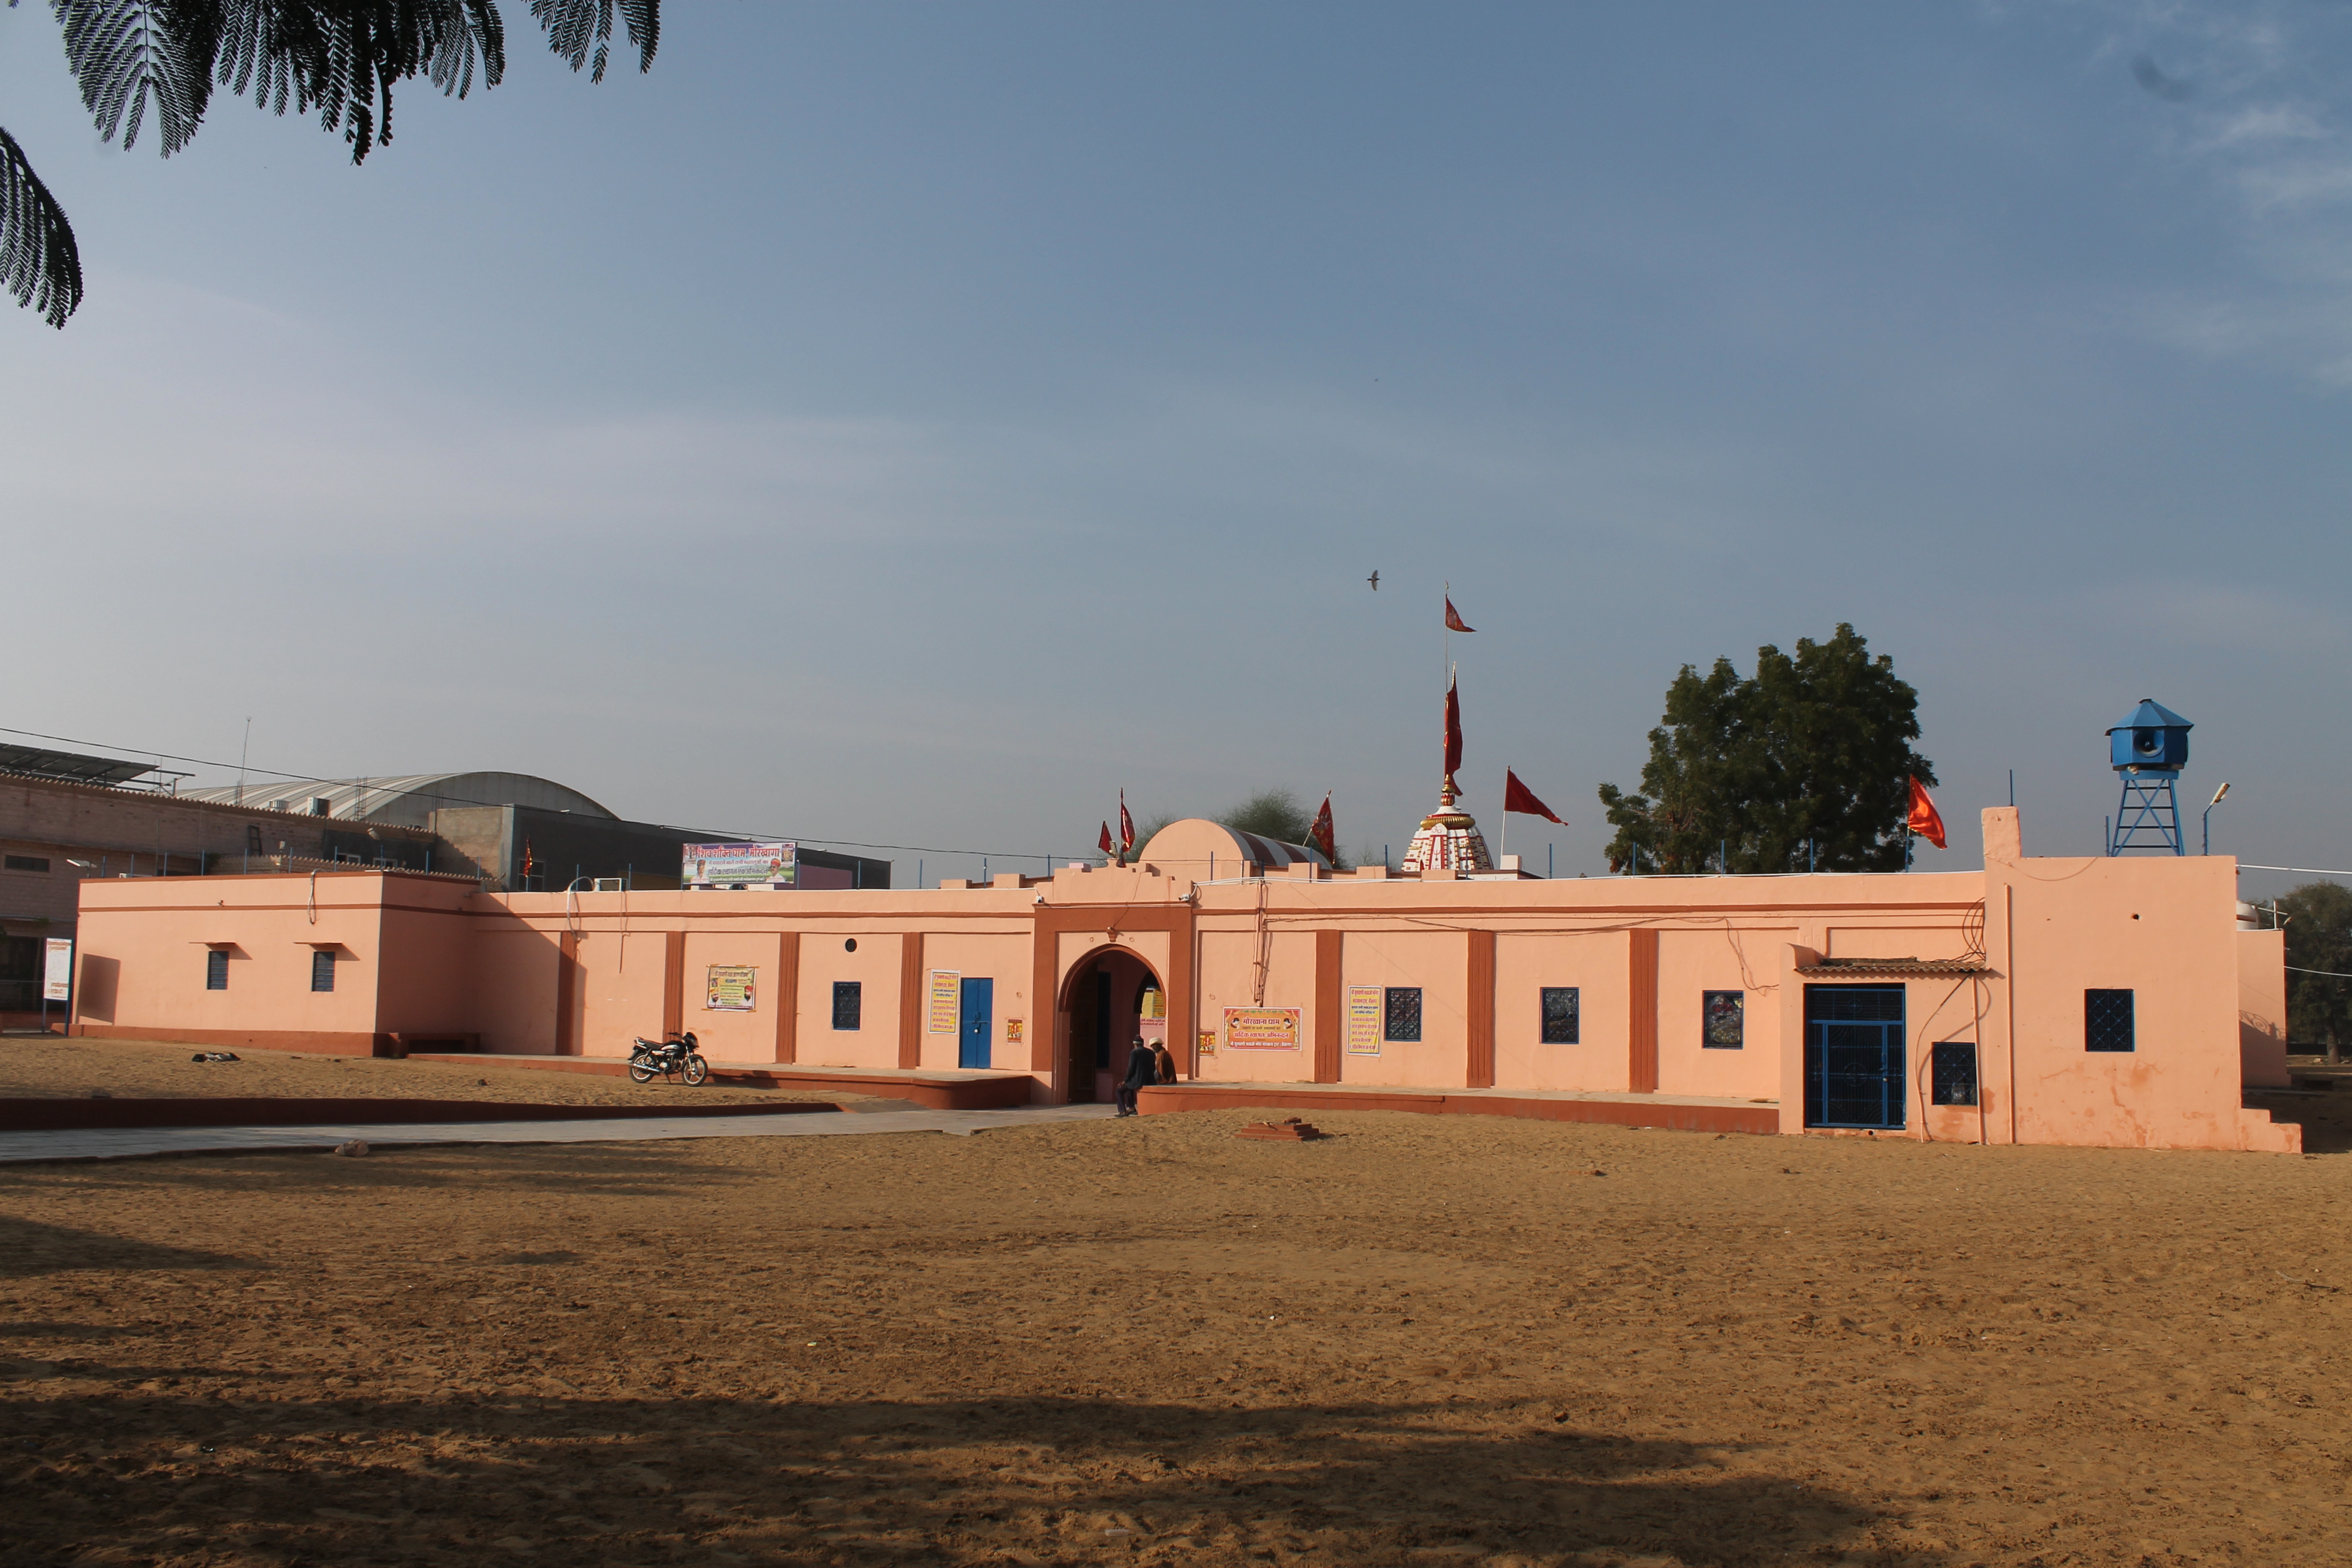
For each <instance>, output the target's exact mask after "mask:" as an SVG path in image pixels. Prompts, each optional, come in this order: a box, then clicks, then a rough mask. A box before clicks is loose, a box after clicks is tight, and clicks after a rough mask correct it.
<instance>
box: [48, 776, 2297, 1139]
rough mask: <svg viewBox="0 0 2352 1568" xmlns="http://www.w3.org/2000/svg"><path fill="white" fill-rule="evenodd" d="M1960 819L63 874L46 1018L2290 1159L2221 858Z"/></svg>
mask: <svg viewBox="0 0 2352 1568" xmlns="http://www.w3.org/2000/svg"><path fill="white" fill-rule="evenodd" d="M1451 815H1453V816H1458V815H1459V814H1458V813H1454V814H1451ZM1983 823H1984V839H1985V842H1984V851H1985V854H1984V869H1983V870H1981V871H1968V872H1943V873H1932V874H1902V875H1891V874H1840V873H1822V874H1817V875H1815V874H1807V875H1790V876H1692V877H1657V876H1643V877H1612V878H1601V879H1572V880H1549V879H1537V878H1530V877H1526V876H1523V875H1521V874H1520V873H1519V872H1518V871H1517V869H1516V868H1514V867H1511V866H1510V865H1509V864H1508V862H1506V863H1505V865H1504V867H1503V868H1498V869H1489V868H1486V860H1487V858H1486V852H1485V846H1484V843H1483V841H1480V842H1478V843H1477V844H1476V845H1475V850H1474V849H1472V848H1471V847H1469V845H1468V844H1467V843H1466V841H1464V842H1452V843H1449V844H1448V845H1446V846H1445V847H1444V850H1443V853H1442V854H1441V853H1440V852H1439V850H1438V848H1437V847H1433V846H1424V847H1422V848H1421V849H1420V850H1417V851H1416V852H1415V853H1413V854H1409V855H1408V857H1407V865H1408V867H1410V868H1411V869H1409V870H1408V871H1406V872H1404V873H1402V874H1400V873H1398V872H1393V871H1391V870H1389V869H1388V868H1384V867H1373V868H1366V869H1362V870H1356V871H1350V872H1338V873H1335V872H1334V871H1333V870H1332V869H1331V868H1330V867H1329V866H1328V864H1326V863H1325V862H1324V860H1323V858H1322V857H1320V856H1319V855H1318V854H1316V853H1315V852H1314V851H1312V850H1310V849H1307V848H1304V847H1298V846H1291V845H1279V844H1271V843H1268V842H1266V841H1265V840H1263V839H1259V838H1255V837H1251V836H1249V835H1245V834H1239V833H1236V832H1234V831H1232V830H1230V829H1227V828H1224V827H1222V826H1218V825H1216V824H1213V823H1210V822H1206V821H1200V820H1192V821H1185V822H1179V823H1176V824H1173V825H1171V826H1169V827H1167V828H1166V829H1164V830H1162V831H1161V832H1160V834H1159V835H1158V836H1157V837H1154V838H1153V839H1152V840H1151V841H1150V843H1149V844H1147V845H1145V846H1143V847H1142V849H1141V852H1140V854H1139V856H1138V858H1137V860H1136V863H1135V864H1133V865H1130V866H1128V867H1124V868H1119V867H1101V866H1096V867H1091V868H1089V867H1086V866H1073V867H1070V868H1066V869H1064V870H1062V871H1060V872H1057V873H1056V874H1055V875H1054V876H1051V877H1045V878H1040V877H1029V876H1014V875H1006V876H1000V877H997V878H995V879H993V880H992V882H990V883H988V884H986V885H971V884H965V883H961V882H952V881H950V882H945V883H942V884H941V885H940V887H938V888H936V889H869V890H856V889H798V890H789V891H769V890H763V889H746V890H739V891H726V890H708V891H698V890H669V891H658V892H648V891H643V890H639V891H634V892H593V893H592V892H576V893H569V894H566V893H532V892H490V891H486V890H483V889H482V888H481V887H480V886H479V885H478V883H477V882H475V881H474V880H472V879H457V878H449V877H440V876H432V875H420V874H414V873H407V872H399V871H345V872H333V871H326V872H318V873H298V874H268V875H252V876H212V877H194V876H190V877H165V878H150V879H117V880H111V881H102V880H92V881H87V882H84V883H83V884H82V886H81V895H80V897H81V904H80V910H79V921H80V926H79V934H80V951H79V958H78V976H77V981H78V984H77V986H76V997H75V1002H74V1007H73V1019H72V1028H73V1031H74V1032H75V1033H76V1034H79V1035H83V1036H89V1037H121V1038H146V1039H154V1038H165V1039H172V1040H184V1041H190V1042H194V1043H197V1044H203V1045H211V1046H220V1047H234V1048H240V1049H243V1048H253V1047H261V1048H273V1047H274V1048H283V1049H297V1050H314V1051H331V1052H340V1053H349V1054H368V1053H375V1054H404V1053H410V1052H429V1051H445V1050H458V1049H464V1050H479V1051H483V1052H495V1053H502V1054H509V1055H520V1056H529V1057H536V1058H551V1060H550V1064H549V1065H551V1066H560V1065H575V1066H578V1067H582V1068H585V1067H588V1066H589V1065H591V1064H592V1063H593V1062H595V1061H597V1060H598V1059H599V1058H603V1059H604V1060H607V1061H609V1060H611V1059H613V1058H619V1057H622V1056H625V1054H626V1052H627V1049H628V1047H629V1043H630V1041H631V1039H632V1037H635V1036H640V1035H648V1036H657V1035H659V1034H661V1033H662V1032H663V1031H664V1030H667V1029H678V1028H690V1029H692V1030H694V1031H695V1032H696V1034H697V1035H698V1037H699V1038H700V1040H701V1043H702V1049H703V1053H704V1054H705V1055H706V1056H707V1057H709V1058H710V1059H711V1060H712V1061H713V1062H714V1063H716V1064H718V1065H719V1066H720V1067H721V1068H728V1067H730V1066H737V1065H743V1066H756V1067H758V1068H761V1070H763V1071H764V1072H766V1073H768V1074H770V1075H772V1077H773V1078H774V1079H782V1080H792V1081H804V1082H808V1083H814V1084H824V1083H833V1084H836V1085H849V1084H856V1085H865V1086H869V1087H871V1088H873V1089H874V1091H875V1092H881V1093H899V1092H910V1093H911V1092H918V1091H920V1092H924V1093H932V1094H937V1095H946V1096H950V1097H961V1102H963V1103H996V1104H1004V1103H1016V1102H1028V1101H1035V1102H1044V1103H1059V1102H1064V1101H1068V1100H1107V1099H1108V1098H1109V1093H1110V1087H1109V1086H1110V1085H1111V1083H1112V1082H1114V1081H1115V1080H1116V1078H1117V1076H1118V1074H1119V1073H1120V1072H1121V1071H1122V1069H1123V1068H1124V1066H1125V1060H1126V1054H1127V1052H1128V1051H1129V1049H1131V1048H1132V1047H1133V1044H1134V1042H1135V1041H1136V1040H1138V1039H1150V1040H1164V1041H1165V1042H1166V1043H1167V1045H1168V1046H1169V1047H1170V1049H1171V1051H1172V1052H1173V1054H1174V1056H1175V1058H1176V1059H1177V1061H1178V1063H1179V1065H1180V1068H1181V1075H1182V1076H1181V1081H1180V1082H1179V1083H1177V1084H1175V1085H1173V1086H1170V1087H1166V1088H1161V1089H1147V1090H1146V1091H1145V1093H1144V1108H1145V1109H1146V1110H1181V1109H1186V1108H1191V1107H1195V1106H1203V1105H1213V1104H1234V1105H1252V1106H1276V1107H1283V1106H1291V1107H1320V1108H1325V1109H1339V1108H1341V1107H1344V1106H1370V1107H1378V1106H1394V1107H1398V1108H1404V1109H1417V1110H1452V1111H1462V1110H1469V1111H1485V1112H1489V1113H1496V1114H1511V1115H1523V1116H1541V1117H1550V1118H1557V1119H1568V1120H1599V1121H1617V1122H1623V1123H1629V1124H1634V1125H1654V1126H1667V1127H1697V1128H1713V1129H1716V1130H1735V1129H1736V1130H1741V1131H1779V1132H1783V1133H1791V1134H1796V1133H1805V1134H1814V1135H1822V1136H1875V1137H1882V1138H1885V1137H1907V1138H1915V1139H1935V1140H1940V1141H1947V1142H1970V1143H2067V1144H2093V1145H2111V1146H2132V1147H2149V1148H2190V1149H2246V1150H2271V1151H2283V1152H2292V1151H2294V1150H2296V1149H2297V1148H2299V1147H2300V1130H2299V1129H2298V1128H2296V1127H2294V1126H2293V1125H2291V1124H2281V1125H2273V1122H2272V1121H2271V1119H2270V1116H2269V1114H2268V1113H2267V1112H2266V1111H2263V1110H2249V1109H2247V1108H2246V1107H2245V1104H2244V1100H2245V1091H2246V1090H2247V1089H2249V1088H2259V1087H2265V1086H2279V1085H2284V1083H2285V1082H2286V1058H2285V1044H2284V1039H2285V972H2284V952H2283V950H2282V946H2281V937H2280V935H2279V933H2278V932H2276V931H2248V930H2242V929H2240V923H2239V921H2238V916H2237V901H2236V891H2235V879H2234V871H2235V866H2234V863H2233V862H2232V861H2231V860H2230V859H2229V858H2224V857H2206V856H2180V857H2175V856H2162V857H2149V858H2132V857H2099V858H2032V857H2028V856H2027V855H2026V854H2025V853H2024V849H2023V846H2022V844H2021V838H2020V829H2019V821H2018V816H2017V813H2016V812H2015V811H2014V810H2013V809H1997V810H1991V811H1987V812H1985V813H1984V816H1983ZM1465 828H1466V832H1467V833H1469V834H1471V835H1475V825H1470V824H1468V821H1467V818H1466V817H1465V818H1463V819H1462V821H1461V822H1458V823H1457V822H1454V821H1452V820H1451V819H1450V816H1449V814H1448V813H1447V812H1445V811H1444V810H1443V809H1441V811H1440V812H1439V813H1437V814H1433V816H1432V817H1431V819H1430V821H1429V823H1427V824H1425V825H1424V833H1437V834H1449V835H1455V836H1459V835H1461V834H1463V833H1464V832H1465ZM1417 842H1418V840H1417ZM562 1058H576V1061H574V1062H572V1063H570V1064H566V1063H565V1062H564V1061H563V1060H562ZM894 1085H896V1086H901V1087H897V1088H894V1087H891V1086H894Z"/></svg>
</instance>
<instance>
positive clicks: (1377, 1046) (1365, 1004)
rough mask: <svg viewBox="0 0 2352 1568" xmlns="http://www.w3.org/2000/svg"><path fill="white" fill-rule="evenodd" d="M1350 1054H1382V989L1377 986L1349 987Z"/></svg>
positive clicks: (1365, 1055) (1368, 1055) (1360, 1055)
mask: <svg viewBox="0 0 2352 1568" xmlns="http://www.w3.org/2000/svg"><path fill="white" fill-rule="evenodd" d="M1348 1054H1349V1056H1355V1057H1376V1056H1379V1055H1380V1054H1381V988H1380V987H1379V986H1377V985H1350V986H1349V987H1348Z"/></svg>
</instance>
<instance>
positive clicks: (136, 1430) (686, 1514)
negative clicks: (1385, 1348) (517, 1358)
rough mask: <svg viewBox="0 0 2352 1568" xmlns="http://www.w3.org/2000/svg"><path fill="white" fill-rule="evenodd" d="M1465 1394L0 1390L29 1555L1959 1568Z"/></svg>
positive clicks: (1833, 1515) (1810, 1511)
mask: <svg viewBox="0 0 2352 1568" xmlns="http://www.w3.org/2000/svg"><path fill="white" fill-rule="evenodd" d="M1465 1414H1469V1412H1467V1411H1466V1410H1465V1406H1464V1405H1459V1404H1454V1405H1444V1406H1438V1405H1355V1404H1342V1403H1331V1404H1302V1405H1289V1406H1282V1407H1276V1408H1265V1407H1259V1408H1253V1409H1246V1410H1236V1409H1226V1408H1214V1409H1212V1408H1202V1407H1198V1406H1192V1405H1165V1404H1163V1405H1145V1404H1133V1405H1129V1404H1117V1403H1109V1402H1099V1401H1087V1400H1076V1399H1039V1398H1015V1399H984V1400H938V1401H919V1402H905V1403H808V1404H802V1403H791V1402H786V1401H773V1402H770V1401H723V1400H709V1399H677V1400H665V1399H607V1400H600V1399H594V1398H565V1399H557V1398H527V1399H513V1400H507V1401H502V1402H496V1403H489V1402H478V1401H474V1400H471V1399H447V1400H442V1399H434V1398H422V1399H391V1400H359V1399H352V1400H327V1401H317V1402H287V1403H271V1402H268V1401H267V1400H249V1399H248V1400H213V1399H205V1400H184V1399H179V1398H174V1397H170V1396H158V1395H157V1394H153V1393H151V1392H148V1391H145V1390H142V1391H140V1392H138V1393H135V1394H123V1395H121V1396H119V1397H118V1396H100V1397H99V1398H95V1399H89V1400H84V1401H77V1402H73V1403H70V1404H69V1403H67V1402H63V1401H58V1402H53V1403H44V1402H39V1401H36V1400H30V1399H25V1398H18V1399H16V1400H12V1401H8V1402H6V1403H5V1404H0V1426H5V1444H6V1449H7V1452H6V1454H5V1460H0V1463H5V1464H6V1466H7V1468H8V1470H9V1471H10V1473H11V1476H12V1486H11V1492H12V1494H13V1499H14V1501H15V1502H16V1507H15V1508H13V1509H11V1510H10V1511H11V1512H12V1513H13V1514H14V1515H15V1517H16V1524H15V1526H14V1533H15V1534H16V1540H15V1541H14V1542H13V1544H12V1548H11V1553H10V1554H11V1556H12V1557H15V1556H16V1554H18V1553H21V1554H22V1556H21V1559H20V1560H22V1561H26V1562H48V1561H59V1562H63V1561H67V1560H69V1559H70V1560H77V1561H87V1562H100V1561H104V1562H133V1561H146V1560H149V1559H151V1558H163V1557H171V1558H172V1559H173V1561H178V1560H179V1558H178V1557H177V1556H175V1555H174V1553H181V1552H184V1549H185V1544H186V1543H187V1542H192V1541H199V1540H200V1541H203V1542H206V1544H207V1548H208V1550H210V1551H212V1552H215V1554H216V1556H217V1559H218V1560H219V1561H224V1562H228V1561H234V1562H238V1563H246V1562H273V1563H287V1562H291V1561H296V1560H299V1561H303V1562H333V1563H406V1562H417V1561H425V1560H428V1559H430V1560H443V1561H446V1560H453V1559H454V1558H455V1556H456V1555H457V1554H460V1553H462V1554H464V1555H466V1556H467V1557H468V1558H476V1557H483V1556H487V1557H489V1558H492V1559H496V1560H513V1559H515V1558H517V1557H518V1556H519V1555H520V1554H521V1553H523V1552H531V1553H535V1554H536V1560H537V1561H539V1562H547V1563H551V1562H590V1561H593V1562H600V1563H667V1562H675V1561H681V1560H686V1559H689V1558H690V1559H691V1560H694V1561H698V1562H719V1563H732V1562H770V1563H885V1562H901V1563H917V1562H921V1563H959V1564H960V1563H1030V1564H1044V1563H1087V1562H1097V1561H1105V1560H1109V1559H1113V1558H1115V1559H1117V1560H1119V1561H1125V1562H1143V1563H1157V1562H1169V1563H1174V1562H1180V1561H1181V1562H1183V1563H1224V1562H1231V1563H1244V1562H1253V1563H1264V1562H1268V1561H1281V1560H1288V1559H1292V1558H1294V1557H1304V1558H1305V1559H1306V1560H1308V1561H1319V1562H1325V1563H1391V1562H1392V1563H1407V1562H1412V1563H1444V1562H1448V1561H1454V1562H1463V1563H1469V1562H1476V1561H1488V1560H1492V1561H1497V1562H1500V1563H1574V1564H1578V1565H1580V1568H1582V1565H1591V1568H1598V1565H1601V1564H1611V1563H1627V1562H1635V1561H1637V1562H1640V1563H1648V1564H1665V1563H1675V1564H1693V1565H1696V1564H1725V1565H1728V1564H1748V1563H1758V1564H1760V1563H1783V1562H1789V1561H1791V1560H1794V1559H1798V1558H1804V1557H1819V1556H1833V1555H1835V1554H1836V1553H1838V1552H1841V1551H1854V1550H1862V1551H1867V1552H1869V1553H1870V1561H1872V1562H1874V1563H1884V1564H1890V1565H1892V1564H1901V1565H1904V1568H1930V1565H1932V1564H1936V1563H1942V1562H1943V1561H1945V1559H1944V1558H1943V1557H1942V1556H1941V1555H1940V1554H1938V1553H1936V1552H1929V1551H1916V1550H1908V1551H1906V1550H1904V1549H1902V1548H1899V1547H1896V1546H1893V1545H1890V1544H1887V1543H1886V1542H1885V1539H1884V1537H1883V1535H1882V1534H1881V1533H1880V1532H1878V1531H1874V1526H1878V1525H1880V1524H1882V1523H1885V1522H1886V1521H1885V1518H1884V1516H1883V1515H1881V1514H1879V1513H1876V1512H1874V1510H1870V1509H1868V1508H1866V1507H1864V1506H1863V1505H1861V1504H1860V1503H1858V1502H1856V1501H1854V1500H1851V1499H1848V1498H1844V1497H1842V1496H1840V1495H1838V1494H1836V1493H1833V1492H1830V1491H1826V1490H1823V1489H1820V1488H1817V1487H1811V1486H1808V1485H1805V1484H1802V1483H1800V1482H1798V1481H1795V1480H1792V1479H1786V1478H1780V1477H1774V1476H1769V1475H1758V1474H1755V1473H1753V1472H1752V1471H1746V1470H1742V1469H1739V1468H1738V1455H1737V1453H1736V1452H1735V1451H1733V1450H1731V1449H1728V1448H1724V1447H1702V1446H1696V1445H1690V1444H1685V1443H1679V1442H1667V1441H1658V1440H1637V1439H1633V1438H1627V1437H1621V1436H1612V1435H1611V1434H1609V1433H1605V1432H1595V1431H1591V1430H1577V1429H1573V1428H1571V1427H1570V1426H1566V1425H1565V1424H1563V1423H1560V1422H1558V1421H1555V1420H1554V1419H1552V1418H1551V1417H1550V1416H1549V1415H1544V1414H1541V1413H1538V1414H1536V1415H1533V1416H1532V1417H1529V1416H1527V1415H1514V1414H1511V1413H1507V1412H1504V1411H1500V1410H1496V1411H1487V1412H1483V1413H1479V1414H1481V1415H1483V1416H1484V1417H1485V1419H1483V1420H1481V1421H1480V1422H1479V1423H1478V1426H1480V1427H1481V1429H1478V1430H1467V1429H1465V1426H1464V1423H1463V1417H1464V1416H1465ZM77 1553H86V1554H87V1555H83V1556H79V1557H77ZM115 1553H121V1554H123V1555H119V1556H118V1555H114V1554H115ZM212 1560H213V1559H206V1561H212Z"/></svg>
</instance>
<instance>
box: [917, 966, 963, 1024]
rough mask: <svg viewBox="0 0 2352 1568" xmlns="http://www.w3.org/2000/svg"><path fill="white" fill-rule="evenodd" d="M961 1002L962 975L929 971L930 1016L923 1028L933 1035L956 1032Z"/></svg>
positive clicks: (959, 971)
mask: <svg viewBox="0 0 2352 1568" xmlns="http://www.w3.org/2000/svg"><path fill="white" fill-rule="evenodd" d="M962 1002H963V973H962V971H961V970H955V969H934V970H932V971H931V1016H930V1022H929V1024H927V1025H925V1026H924V1027H925V1028H926V1029H928V1030H929V1032H930V1033H931V1034H934V1035H952V1034H954V1033H955V1032H956V1024H957V1022H958V1015H959V1013H960V1012H961V1005H962Z"/></svg>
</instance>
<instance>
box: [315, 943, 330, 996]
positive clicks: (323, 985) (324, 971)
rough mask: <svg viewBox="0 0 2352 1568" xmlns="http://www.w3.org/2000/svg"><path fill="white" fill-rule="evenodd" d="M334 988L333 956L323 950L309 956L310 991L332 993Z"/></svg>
mask: <svg viewBox="0 0 2352 1568" xmlns="http://www.w3.org/2000/svg"><path fill="white" fill-rule="evenodd" d="M334 988H335V955H334V954H333V953H332V952H330V951H328V950H327V949H325V948H320V949H318V950H317V951H315V952H312V953H311V954H310V989H311V990H313V991H332V990H333V989H334Z"/></svg>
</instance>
